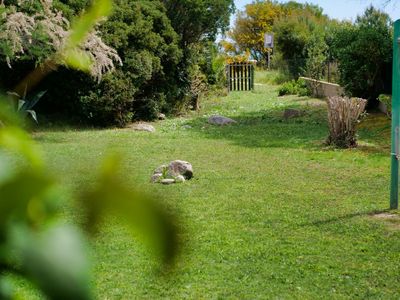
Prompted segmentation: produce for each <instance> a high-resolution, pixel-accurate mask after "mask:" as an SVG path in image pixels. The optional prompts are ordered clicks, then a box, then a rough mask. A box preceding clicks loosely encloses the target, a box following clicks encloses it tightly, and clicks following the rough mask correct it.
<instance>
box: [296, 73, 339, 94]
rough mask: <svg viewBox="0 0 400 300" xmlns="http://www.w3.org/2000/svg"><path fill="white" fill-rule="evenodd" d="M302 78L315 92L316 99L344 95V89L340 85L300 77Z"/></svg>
mask: <svg viewBox="0 0 400 300" xmlns="http://www.w3.org/2000/svg"><path fill="white" fill-rule="evenodd" d="M300 78H301V79H303V80H305V81H306V82H307V83H308V85H309V86H310V88H311V90H312V92H313V96H314V97H318V98H326V97H333V96H342V95H344V89H343V88H342V87H341V86H340V85H338V84H335V83H330V82H326V81H321V80H315V79H312V78H308V77H300Z"/></svg>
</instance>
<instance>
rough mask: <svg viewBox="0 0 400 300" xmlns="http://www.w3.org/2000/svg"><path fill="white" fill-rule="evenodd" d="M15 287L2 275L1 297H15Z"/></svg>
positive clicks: (0, 283) (5, 298) (0, 280)
mask: <svg viewBox="0 0 400 300" xmlns="http://www.w3.org/2000/svg"><path fill="white" fill-rule="evenodd" d="M14 296H15V295H14V287H13V285H12V284H11V282H10V281H9V280H8V279H7V278H4V277H0V299H4V300H8V299H10V300H11V299H15V297H14Z"/></svg>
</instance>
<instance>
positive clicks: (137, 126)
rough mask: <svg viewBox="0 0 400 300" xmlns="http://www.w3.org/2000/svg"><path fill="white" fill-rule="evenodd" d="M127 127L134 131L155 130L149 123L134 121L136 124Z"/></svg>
mask: <svg viewBox="0 0 400 300" xmlns="http://www.w3.org/2000/svg"><path fill="white" fill-rule="evenodd" d="M129 127H130V128H132V129H133V130H136V131H147V132H155V131H156V129H155V128H154V126H152V125H150V124H146V123H136V124H132V125H131V126H129Z"/></svg>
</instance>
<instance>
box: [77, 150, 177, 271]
mask: <svg viewBox="0 0 400 300" xmlns="http://www.w3.org/2000/svg"><path fill="white" fill-rule="evenodd" d="M118 170H119V159H118V158H117V157H116V156H110V157H108V158H107V159H105V161H104V162H103V165H102V168H101V172H100V176H99V179H98V184H97V187H96V188H95V189H93V190H92V191H89V192H86V193H84V195H83V197H82V201H83V204H84V206H86V209H87V219H86V225H87V228H88V229H89V230H91V229H93V228H95V226H96V225H98V224H99V221H100V220H101V219H102V217H103V216H104V215H106V214H109V213H112V214H114V215H117V216H118V217H122V218H123V219H124V220H125V221H126V222H127V223H128V224H129V225H130V227H131V229H133V230H134V232H135V233H136V234H140V237H142V238H143V239H144V241H145V242H146V243H147V244H148V245H149V246H151V247H153V249H154V250H156V252H157V253H158V254H160V255H161V258H162V260H163V262H164V263H167V264H169V263H172V261H173V259H174V258H175V256H176V254H177V250H178V247H179V243H178V233H177V227H176V226H175V220H174V218H173V217H172V216H171V215H169V214H168V213H167V212H166V210H165V209H163V208H162V206H161V205H160V204H159V203H156V202H155V201H154V199H153V198H151V197H149V196H148V195H146V194H145V193H143V192H142V191H139V190H135V189H132V188H130V187H127V185H126V184H124V183H123V180H122V179H121V178H119V177H118V175H117V174H118Z"/></svg>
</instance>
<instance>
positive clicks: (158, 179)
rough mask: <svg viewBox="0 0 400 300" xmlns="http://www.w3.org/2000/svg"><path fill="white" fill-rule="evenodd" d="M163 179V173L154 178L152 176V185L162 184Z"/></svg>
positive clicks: (156, 174)
mask: <svg viewBox="0 0 400 300" xmlns="http://www.w3.org/2000/svg"><path fill="white" fill-rule="evenodd" d="M162 177H163V175H162V174H161V173H155V174H154V175H153V176H151V182H152V183H157V182H160V180H161V179H162Z"/></svg>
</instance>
